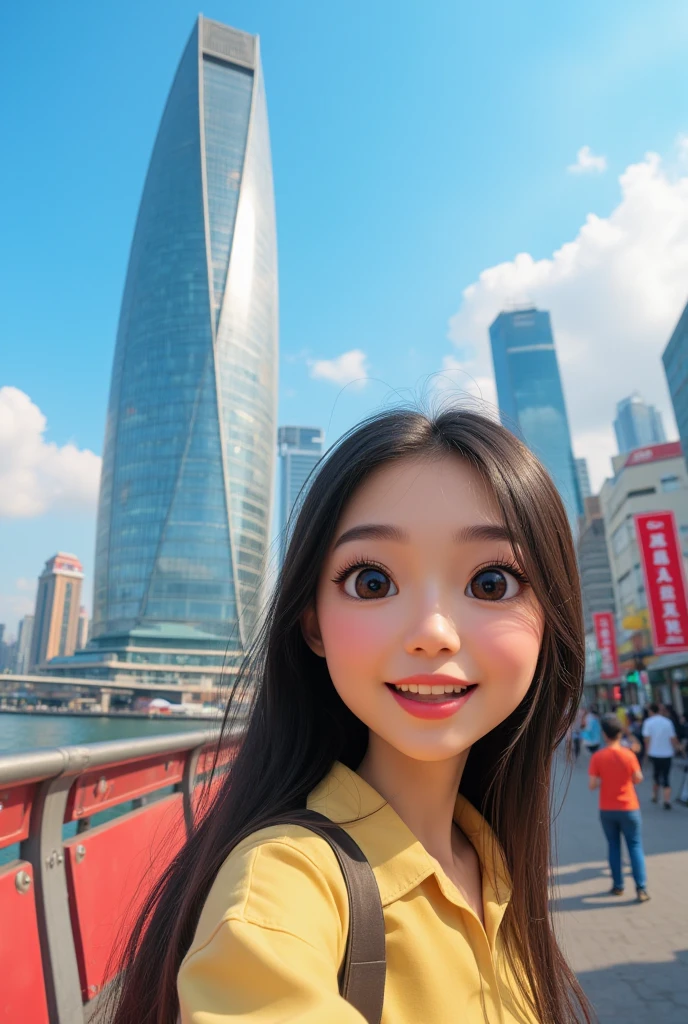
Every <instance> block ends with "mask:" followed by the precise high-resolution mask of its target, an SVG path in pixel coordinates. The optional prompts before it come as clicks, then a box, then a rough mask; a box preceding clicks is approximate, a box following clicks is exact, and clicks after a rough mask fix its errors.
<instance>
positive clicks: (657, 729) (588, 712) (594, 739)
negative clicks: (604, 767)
mask: <svg viewBox="0 0 688 1024" xmlns="http://www.w3.org/2000/svg"><path fill="white" fill-rule="evenodd" d="M611 713H612V714H613V715H615V716H616V718H617V719H618V721H619V725H620V726H621V736H620V745H621V746H622V747H625V748H627V749H628V750H631V751H632V752H633V753H634V754H635V755H636V757H637V758H638V762H639V764H640V767H641V768H642V767H643V765H644V763H645V760H646V758H647V759H649V761H650V763H651V765H652V772H653V791H652V800H653V802H654V803H657V801H658V799H659V790H660V789H662V790H663V791H664V792H663V793H662V795H663V797H664V807H665V808H666V809H667V810H669V809H670V807H671V786H670V779H671V766H672V761H673V758H674V757H675V756H676V755H677V754H680V755H682V756H684V757H685V756H686V748H687V746H688V720H687V719H686V716H685V715H682V714H681V715H679V714H678V713H677V711H676V709H675V708H674V707H673V705H671V704H667V703H655V704H648V705H646V706H645V707H641V706H640V705H639V704H634V705H632V706H630V707H626V706H624V705H623V704H616V705H614V707H613V708H612V712H611ZM602 741H603V732H602V723H601V719H600V712H599V707H598V705H597V704H591V705H590V706H589V707H588V708H583V709H581V712H580V714H579V716H578V720H577V722H576V724H575V725H574V727H573V729H572V732H571V742H572V747H573V753H574V756H575V757H576V758H578V756H579V754H580V751H581V746H584V747H585V749H586V750H587V751H588V753H589V754H591V755H592V754H594V753H596V752H597V751H598V750H599V749H600V747H601V746H602ZM687 767H688V766H687ZM678 801H679V802H680V803H684V804H686V805H688V772H685V773H684V780H683V786H682V788H681V792H680V795H679V797H678Z"/></svg>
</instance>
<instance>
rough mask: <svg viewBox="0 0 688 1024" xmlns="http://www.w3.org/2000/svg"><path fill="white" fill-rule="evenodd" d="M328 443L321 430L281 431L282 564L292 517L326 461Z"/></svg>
mask: <svg viewBox="0 0 688 1024" xmlns="http://www.w3.org/2000/svg"><path fill="white" fill-rule="evenodd" d="M324 440H325V438H324V435H323V432H322V430H321V429H320V427H280V428H279V433H278V435H277V445H278V448H279V455H280V516H279V526H280V556H281V557H280V561H281V560H282V559H283V558H284V554H285V551H286V547H287V540H288V526H289V517H290V516H291V515H292V512H293V513H297V512H298V510H299V507H300V505H301V502H302V501H303V499H304V497H305V495H306V488H305V484H306V481H307V480H308V477H309V476H310V475H311V473H312V472H313V470H314V469H315V467H316V466H317V464H318V462H319V461H320V459H321V457H322V453H323V443H324Z"/></svg>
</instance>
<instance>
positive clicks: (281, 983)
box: [104, 407, 592, 1024]
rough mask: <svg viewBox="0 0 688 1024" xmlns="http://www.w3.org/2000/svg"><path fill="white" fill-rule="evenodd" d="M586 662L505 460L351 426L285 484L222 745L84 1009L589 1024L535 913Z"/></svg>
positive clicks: (552, 565)
mask: <svg viewBox="0 0 688 1024" xmlns="http://www.w3.org/2000/svg"><path fill="white" fill-rule="evenodd" d="M584 666H585V638H584V633H583V616H582V610H581V601H580V589H579V579H578V569H577V565H576V554H575V548H574V545H573V541H572V537H571V531H570V526H569V523H568V518H567V514H566V510H565V508H564V505H563V503H562V500H561V498H560V496H559V493H558V491H557V489H556V487H555V485H554V484H553V482H552V479H551V477H550V476H549V474H548V473H547V472H546V471H545V470H544V468H543V467H542V466H541V464H540V463H539V462H538V460H537V459H536V457H535V456H534V455H533V454H532V453H531V452H530V450H529V449H528V448H527V447H526V446H525V445H524V444H523V443H522V442H521V441H519V440H518V439H517V437H516V436H515V435H514V434H512V433H511V432H510V431H508V430H507V429H506V428H504V427H503V426H501V424H499V423H496V422H494V421H492V420H490V419H489V418H488V417H486V416H481V415H479V414H477V413H475V412H472V411H470V410H468V409H465V408H463V407H459V408H455V409H448V410H447V411H445V412H443V413H441V414H439V415H437V416H433V417H432V418H430V417H429V416H426V415H423V414H421V413H419V412H416V411H410V410H409V411H398V410H397V411H394V412H385V413H381V414H379V415H377V416H375V417H372V418H371V419H369V420H367V421H365V422H364V423H363V424H361V425H359V426H358V427H355V428H354V429H353V430H352V431H351V432H350V433H349V434H348V435H345V436H344V438H342V439H341V440H340V441H339V442H338V443H337V444H336V445H335V446H333V447H332V448H330V450H329V452H328V453H327V455H326V456H325V457H324V458H323V459H322V460H321V462H320V463H319V465H318V468H317V470H316V471H315V473H314V475H313V478H312V480H311V481H310V486H309V489H308V491H307V493H306V496H305V498H304V501H303V504H302V505H301V508H300V510H299V512H298V515H297V517H296V521H295V523H294V526H293V529H292V530H291V531H290V539H289V543H288V546H287V551H286V554H285V558H284V560H283V563H282V567H281V569H280V575H279V578H278V579H277V581H276V583H275V587H274V588H273V593H272V598H271V604H270V607H269V608H268V610H267V611H266V614H265V619H264V622H263V626H262V630H261V633H260V636H259V639H258V641H257V646H256V648H255V650H253V653H252V654H251V655H250V656H249V660H248V661H246V662H244V664H243V666H242V667H241V669H240V674H239V679H238V684H237V685H238V690H234V693H235V694H237V695H239V696H241V695H243V694H246V692H250V693H251V695H252V700H251V708H250V710H249V712H248V720H247V722H246V725H245V727H244V731H243V735H242V740H241V743H240V744H239V745H238V747H235V748H234V750H233V754H234V756H233V757H232V758H231V759H230V760H229V761H228V763H227V770H226V772H225V773H224V774H223V775H222V776H221V777H220V778H219V779H218V782H219V785H218V787H217V789H216V790H215V792H214V795H212V796H211V797H209V798H208V803H207V805H205V806H204V807H203V812H202V814H201V815H200V816H199V817H198V819H197V821H196V823H195V827H194V829H193V833H192V836H191V838H190V839H189V841H188V842H187V843H186V844H185V845H184V846H183V847H182V849H181V850H180V852H179V853H178V854H177V856H176V858H175V860H174V861H173V862H172V865H171V867H170V868H168V870H167V872H166V874H165V876H164V878H163V879H161V880H160V882H159V884H158V885H157V886H156V888H155V889H154V890H153V892H152V894H151V896H150V897H149V898H148V900H147V902H146V903H145V904H144V905H143V908H142V910H141V912H140V916H139V919H138V924H137V927H136V928H135V929H134V932H133V934H132V937H131V939H130V942H129V944H128V952H127V953H126V955H125V956H124V957H123V960H122V962H121V974H120V977H121V983H118V985H117V986H112V988H113V990H115V991H113V995H112V999H113V1000H114V1002H115V1003H116V1006H115V1007H114V1012H111V1011H110V1008H107V1011H106V1012H105V1013H104V1019H107V1020H108V1022H109V1024H133V1022H137V1024H138V1022H143V1021H147V1022H152V1021H159V1022H164V1024H170V1022H172V1021H175V1020H178V1021H179V1024H192V1022H193V1024H201V1021H203V1022H207V1024H210V1021H212V1022H213V1024H230V1021H231V1024H249V1022H250V1024H286V1022H287V1021H293V1022H295V1024H296V1022H299V1024H363V1022H364V1021H373V1020H375V1021H380V1020H382V1021H383V1022H384V1024H391V1022H393V1024H419V1022H422V1024H447V1021H451V1020H455V1019H460V1020H461V1024H484V1022H485V1021H486V1020H488V1019H489V1020H490V1021H493V1022H495V1024H496V1022H497V1021H499V1022H500V1024H562V1022H564V1021H566V1022H567V1024H574V1022H582V1021H584V1020H585V1021H587V1022H589V1021H590V1020H591V1018H592V1012H591V1011H590V1010H589V1008H588V1004H587V1001H586V998H585V995H584V994H583V992H582V990H581V988H580V985H579V983H578V982H577V980H576V978H575V976H574V974H573V972H572V971H571V970H570V968H569V967H568V966H567V964H566V961H565V958H564V956H563V954H562V953H561V951H560V949H559V947H558V944H557V940H556V936H555V932H554V929H553V927H552V922H551V918H550V914H549V910H548V897H549V892H548V866H549V863H550V832H551V824H552V822H551V816H550V808H549V796H550V792H551V783H552V774H553V762H554V754H555V751H556V749H557V747H558V744H559V740H560V738H561V737H562V736H565V735H566V732H567V730H568V729H569V728H570V726H571V723H572V721H573V720H574V717H575V714H576V709H577V706H578V702H579V700H580V697H581V695H582V690H583V673H584ZM234 709H235V705H234V703H233V702H230V706H229V710H228V714H229V719H228V721H229V722H230V723H232V722H234V721H235V718H234V717H233V716H234V715H235V713H236V712H235V710H234ZM239 710H240V711H242V712H243V705H242V706H241V707H240V709H239ZM226 721H227V719H226ZM234 737H235V738H234V743H235V744H236V733H235V734H234ZM230 738H231V737H230ZM524 800H525V801H527V805H526V804H525V803H524ZM314 812H316V813H317V814H319V815H322V816H324V817H325V819H326V820H325V822H324V823H323V821H322V817H318V818H315V819H314V817H313V813H314ZM308 814H310V817H306V815H308ZM318 830H319V831H318ZM333 845H334V846H335V848H336V850H338V851H339V855H340V856H341V858H342V859H341V860H338V855H337V854H336V852H333ZM347 851H348V852H347ZM340 864H341V865H343V866H344V868H346V866H347V865H355V868H356V870H355V871H352V872H351V874H352V876H353V878H350V884H349V885H347V882H346V881H345V877H344V875H343V873H342V868H340ZM349 870H350V868H349ZM355 879H358V880H359V883H361V884H364V885H365V887H366V891H365V895H364V896H363V895H362V893H361V889H360V888H357V887H356V886H355V885H354V880H355ZM371 885H372V889H371ZM352 893H353V894H354V895H355V896H356V899H352V900H351V901H350V900H349V896H350V895H351V894H352ZM504 915H506V916H504ZM502 919H503V920H504V928H502V924H501V922H502ZM385 936H386V946H385ZM361 941H363V942H364V945H365V948H364V949H361V948H360V945H359V944H360V943H361ZM353 945H355V947H356V954H357V956H358V957H360V959H359V960H358V961H357V962H353V963H352V962H350V961H348V960H347V953H346V951H347V949H348V950H351V947H352V946H353ZM343 968H344V969H343ZM340 986H341V987H340ZM354 986H355V987H354Z"/></svg>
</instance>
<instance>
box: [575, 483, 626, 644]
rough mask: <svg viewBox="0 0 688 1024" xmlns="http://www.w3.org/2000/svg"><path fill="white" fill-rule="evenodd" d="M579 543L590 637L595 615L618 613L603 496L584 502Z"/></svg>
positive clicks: (586, 628) (579, 559) (583, 591)
mask: <svg viewBox="0 0 688 1024" xmlns="http://www.w3.org/2000/svg"><path fill="white" fill-rule="evenodd" d="M583 508H584V512H583V516H582V517H581V521H580V528H579V531H578V540H577V544H576V548H577V553H578V568H579V571H580V577H581V592H582V596H583V620H584V623H585V632H586V634H589V633H592V632H593V619H592V617H593V614H594V613H595V612H610V611H611V612H615V610H616V609H615V604H614V587H613V584H612V571H611V566H610V565H609V554H608V552H607V540H606V537H605V532H604V519H603V518H602V509H601V507H600V499H599V497H587V498H585V499H584V502H583Z"/></svg>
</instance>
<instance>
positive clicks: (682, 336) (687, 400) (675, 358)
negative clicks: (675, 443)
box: [662, 305, 688, 455]
mask: <svg viewBox="0 0 688 1024" xmlns="http://www.w3.org/2000/svg"><path fill="white" fill-rule="evenodd" d="M662 362H663V363H664V373H665V374H666V379H667V384H668V385H669V394H670V395H671V404H672V405H673V407H674V416H675V417H676V425H677V427H678V436H679V437H680V439H681V444H682V446H683V451H684V452H685V453H686V454H687V455H688V305H686V308H685V309H684V310H683V313H682V314H681V318H680V320H679V322H678V323H677V325H676V329H675V330H674V333H673V334H672V335H671V338H670V339H669V342H668V344H667V347H666V348H665V349H664V353H663V355H662Z"/></svg>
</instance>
